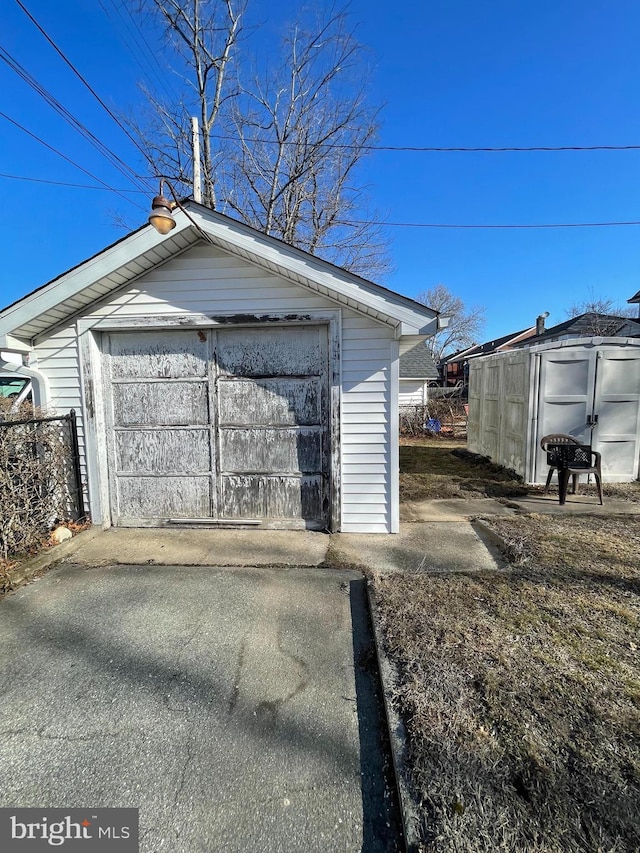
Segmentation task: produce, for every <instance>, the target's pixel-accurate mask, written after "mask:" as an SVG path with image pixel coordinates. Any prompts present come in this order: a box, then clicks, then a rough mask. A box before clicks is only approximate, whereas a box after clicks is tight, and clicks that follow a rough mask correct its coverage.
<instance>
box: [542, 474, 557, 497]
mask: <svg viewBox="0 0 640 853" xmlns="http://www.w3.org/2000/svg"><path fill="white" fill-rule="evenodd" d="M555 470H556V469H555V468H549V473H548V474H547V482H546V485H545V487H544V492H543V493H542V494H543V495H546V494H547V492H548V491H549V486H550V485H551V478H552V477H553V472H554V471H555Z"/></svg>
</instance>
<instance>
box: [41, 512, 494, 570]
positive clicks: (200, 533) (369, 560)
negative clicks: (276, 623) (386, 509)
mask: <svg viewBox="0 0 640 853" xmlns="http://www.w3.org/2000/svg"><path fill="white" fill-rule="evenodd" d="M444 518H445V519H446V520H439V521H429V522H427V523H411V524H401V525H400V533H398V534H396V535H373V534H357V533H338V534H334V535H328V534H325V533H315V532H312V531H281V530H201V529H199V530H150V529H136V530H132V529H127V528H112V529H110V530H107V531H105V532H99V533H97V535H96V534H94V535H93V536H90V537H86V538H82V535H81V536H80V537H78V543H77V546H76V547H75V548H73V549H72V550H71V551H69V550H67V552H66V553H65V559H67V560H69V561H72V562H74V563H81V564H84V565H92V566H100V565H102V566H106V565H114V564H121V565H138V564H140V565H141V564H147V565H165V566H172V565H188V566H322V565H330V566H340V565H348V566H354V567H355V566H357V567H361V568H362V569H366V568H370V569H377V570H380V571H418V570H420V571H437V572H443V571H444V572H446V571H477V570H484V569H495V568H496V561H495V557H496V552H495V551H491V550H489V547H488V546H487V545H485V543H484V541H483V540H482V539H481V538H480V537H479V536H478V533H477V532H476V530H475V529H474V528H473V526H472V524H471V523H470V522H469V521H468V520H466V519H464V518H462V517H461V516H460V515H457V516H449V517H447V516H444ZM68 544H69V545H71V544H72V543H68ZM60 547H63V546H60ZM65 547H67V543H65ZM49 553H50V554H51V557H52V558H55V554H56V549H55V548H53V549H52V550H51V551H50V552H49Z"/></svg>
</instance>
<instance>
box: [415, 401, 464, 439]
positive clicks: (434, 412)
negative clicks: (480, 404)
mask: <svg viewBox="0 0 640 853" xmlns="http://www.w3.org/2000/svg"><path fill="white" fill-rule="evenodd" d="M468 413H469V406H468V405H467V402H466V401H465V400H462V399H460V398H448V399H441V400H430V401H429V403H427V404H426V405H424V406H422V405H419V406H400V435H412V436H423V435H440V436H442V437H443V438H444V437H447V438H466V437H467V419H468Z"/></svg>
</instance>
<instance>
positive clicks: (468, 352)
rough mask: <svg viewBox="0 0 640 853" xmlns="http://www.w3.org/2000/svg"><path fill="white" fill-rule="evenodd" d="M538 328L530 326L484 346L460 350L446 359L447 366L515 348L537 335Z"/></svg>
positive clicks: (478, 345)
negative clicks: (521, 342)
mask: <svg viewBox="0 0 640 853" xmlns="http://www.w3.org/2000/svg"><path fill="white" fill-rule="evenodd" d="M535 333H536V327H535V326H529V327H528V328H526V329H521V330H520V331H519V332H510V333H509V334H508V335H503V336H502V337H501V338H495V339H494V340H492V341H486V342H485V343H483V344H474V345H473V346H472V347H467V349H463V350H459V351H458V352H455V353H453V355H450V356H448V358H445V359H444V363H445V364H453V363H454V362H456V361H466V360H467V359H469V358H476V357H477V356H481V355H490V354H491V353H492V352H498V350H500V349H506V348H508V347H511V346H514V345H515V344H516V343H518V342H519V341H522V340H526V339H528V338H529V337H531V336H532V335H535Z"/></svg>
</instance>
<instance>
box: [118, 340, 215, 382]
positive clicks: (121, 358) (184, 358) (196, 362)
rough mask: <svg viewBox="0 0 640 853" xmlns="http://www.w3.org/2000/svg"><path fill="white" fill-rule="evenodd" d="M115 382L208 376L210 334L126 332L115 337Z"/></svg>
mask: <svg viewBox="0 0 640 853" xmlns="http://www.w3.org/2000/svg"><path fill="white" fill-rule="evenodd" d="M110 353H111V375H112V376H113V378H114V379H121V378H132V377H145V378H158V379H170V378H179V377H181V376H206V374H207V363H208V360H209V344H208V341H207V334H206V333H204V332H196V331H195V330H192V331H180V332H178V331H171V332H164V333H160V332H124V333H119V334H117V335H112V336H111V341H110Z"/></svg>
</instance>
